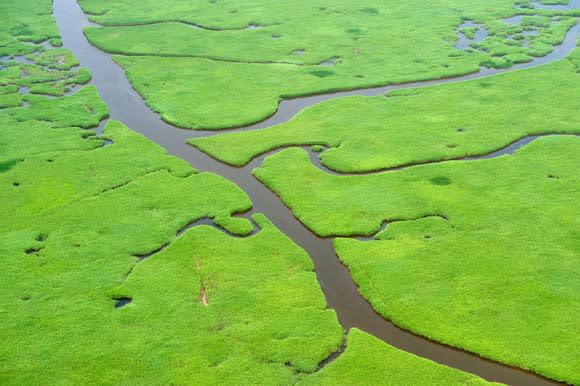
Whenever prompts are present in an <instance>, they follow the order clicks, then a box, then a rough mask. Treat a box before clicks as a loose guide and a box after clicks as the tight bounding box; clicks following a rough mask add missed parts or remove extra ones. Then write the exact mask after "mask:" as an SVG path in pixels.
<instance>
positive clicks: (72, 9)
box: [53, 0, 580, 385]
mask: <svg viewBox="0 0 580 386" xmlns="http://www.w3.org/2000/svg"><path fill="white" fill-rule="evenodd" d="M53 6H54V15H55V17H56V20H57V23H58V26H59V28H60V32H61V34H62V40H63V43H64V47H66V48H68V49H70V50H71V51H72V52H73V54H74V55H75V56H76V57H77V58H78V59H79V60H80V63H81V65H82V66H84V67H87V68H88V69H89V70H90V71H91V72H92V75H93V78H92V81H91V83H92V84H94V85H95V86H96V87H97V88H98V90H99V93H100V95H101V97H102V98H103V100H104V101H105V102H106V103H107V105H108V106H109V111H110V117H111V118H112V119H116V120H119V121H121V122H123V123H124V124H125V125H127V126H128V127H130V128H131V129H132V130H135V131H137V132H139V133H141V134H143V135H144V136H146V137H148V138H149V139H151V140H153V141H155V142H156V143H157V144H159V145H160V146H162V147H163V148H165V149H166V151H167V152H168V153H169V154H172V155H175V156H177V157H180V158H182V159H184V160H186V161H188V162H189V163H190V164H191V165H192V166H193V167H195V168H196V169H199V170H200V171H208V172H213V173H216V174H218V175H221V176H223V177H225V178H227V179H229V180H230V181H232V182H234V183H236V184H237V185H238V186H240V188H242V189H243V190H244V191H245V192H246V193H247V194H248V196H249V197H250V198H251V200H252V202H253V205H254V208H253V212H260V213H264V214H266V215H267V217H268V218H269V219H270V221H272V223H273V224H274V225H276V227H278V228H279V229H280V230H281V231H282V232H284V233H285V234H286V235H287V236H288V237H289V238H291V239H292V240H293V241H294V242H295V243H296V244H297V245H299V246H300V247H302V248H303V249H304V250H306V252H308V254H309V255H310V257H311V258H312V260H313V261H314V264H315V268H316V274H317V277H318V281H319V282H320V286H321V288H322V290H323V292H324V295H325V297H326V301H327V304H328V307H329V308H333V309H334V310H335V311H336V313H337V315H338V318H339V320H340V323H341V324H342V326H343V327H344V329H346V330H348V329H349V328H351V327H357V328H359V329H361V330H364V331H366V332H368V333H370V334H372V335H374V336H376V337H378V338H380V339H382V340H384V341H385V342H387V343H389V344H391V345H393V346H395V347H397V348H399V349H402V350H404V351H408V352H410V353H413V354H416V355H419V356H422V357H425V358H429V359H431V360H433V361H435V362H438V363H441V364H445V365H448V366H450V367H454V368H457V369H460V370H463V371H466V372H470V373H473V374H477V375H479V376H481V377H483V378H485V379H488V380H491V381H497V382H503V383H508V384H512V385H546V384H552V382H551V381H549V380H547V379H545V378H542V377H540V376H537V375H535V374H533V373H530V372H527V371H525V370H521V369H517V368H513V367H510V366H507V365H503V364H499V363H496V362H493V361H489V360H486V359H482V358H480V357H478V356H477V355H474V354H470V353H468V352H465V351H461V350H456V349H454V348H451V347H448V346H445V345H442V344H439V343H436V342H433V341H430V340H429V339H426V338H423V337H420V336H417V335H414V334H412V333H410V332H408V331H405V330H402V329H400V328H398V327H397V326H395V325H393V324H392V323H390V322H389V321H387V320H385V319H384V318H383V317H382V316H380V315H378V314H377V313H376V312H375V311H374V310H373V309H372V307H371V306H370V305H369V303H368V302H367V301H366V300H365V299H364V298H363V297H362V296H361V295H360V294H359V292H358V289H357V286H356V285H355V283H354V282H353V281H352V279H351V277H350V274H349V272H348V270H347V269H346V267H345V266H343V265H342V264H341V263H340V262H339V260H338V258H337V257H336V254H335V252H334V249H333V246H332V239H330V238H319V237H317V236H316V235H314V234H313V233H311V232H310V231H309V230H308V229H307V228H306V227H305V226H304V225H303V224H301V223H300V222H299V221H298V220H297V219H296V218H295V217H294V216H293V214H292V212H291V211H290V210H289V209H288V208H287V207H286V206H285V205H284V204H283V203H282V201H281V200H280V199H279V198H278V197H277V196H276V195H275V194H274V193H272V192H271V191H270V190H268V188H266V187H265V186H264V185H262V184H261V183H259V182H258V181H257V180H256V179H255V178H254V177H253V176H252V174H251V170H252V168H253V167H254V166H255V164H256V162H258V161H259V159H261V158H262V157H258V158H259V159H255V160H254V161H252V162H251V163H250V164H248V165H247V166H246V167H244V168H236V167H231V166H228V165H225V164H222V163H220V162H218V161H216V160H215V159H213V158H211V157H209V156H207V155H206V154H204V153H202V152H200V151H199V150H197V149H195V148H193V147H191V146H189V145H187V144H186V142H185V141H186V140H187V139H188V138H191V137H195V136H205V135H209V134H210V133H211V134H215V132H205V131H191V130H184V129H179V128H176V127H174V126H171V125H169V124H167V123H165V122H163V121H162V120H161V119H160V118H159V116H158V115H157V114H156V113H154V112H152V111H151V110H150V109H149V108H148V107H147V106H146V104H145V103H144V101H143V99H142V98H141V96H140V95H139V94H138V93H137V92H135V91H134V90H133V88H132V87H131V85H130V84H129V82H128V80H127V78H126V77H125V74H124V72H123V70H122V69H121V67H119V66H118V65H117V64H115V63H114V62H113V60H112V59H111V56H110V55H109V54H107V53H105V52H103V51H100V50H99V49H97V48H95V47H93V46H92V45H90V44H89V43H88V41H87V40H86V38H85V36H84V34H83V28H84V27H87V26H90V25H91V24H92V23H90V22H89V21H88V19H87V17H86V15H85V14H84V13H83V12H82V10H81V9H80V7H79V6H78V4H77V3H76V1H75V0H54V1H53ZM579 32H580V25H576V26H574V27H573V28H572V29H570V30H569V31H568V33H567V34H566V38H565V40H564V42H563V44H562V45H560V46H558V47H556V49H555V50H554V51H553V52H552V53H551V54H549V55H547V56H546V57H543V58H538V59H535V60H534V61H533V62H530V63H525V64H521V65H517V66H514V67H512V69H511V70H513V69H518V68H527V67H531V66H534V65H538V64H542V63H547V62H551V61H553V60H556V59H561V58H563V57H564V56H566V55H567V54H568V53H569V52H570V51H572V49H573V48H574V47H575V45H576V38H577V36H578V34H579ZM504 71H505V70H489V69H483V70H482V71H480V72H478V73H474V74H469V75H465V76H461V77H457V78H453V79H444V80H432V81H425V82H416V83H410V84H405V85H398V86H387V87H377V88H371V89H363V90H353V91H345V92H338V93H332V94H323V95H315V96H308V97H303V98H296V99H292V100H284V101H282V102H281V103H280V106H279V109H278V111H277V112H276V114H275V115H273V116H272V117H270V118H269V119H267V120H265V121H263V122H260V123H257V124H254V125H250V126H247V127H244V128H240V129H237V130H253V129H258V128H263V127H267V126H271V125H274V124H278V123H281V122H285V121H287V120H289V119H290V118H291V117H293V116H294V115H295V114H296V113H297V112H299V111H300V110H302V109H303V108H305V107H308V106H310V105H312V104H315V103H319V102H321V101H324V100H328V99H333V98H337V97H343V96H350V95H368V96H372V95H381V94H384V93H385V92H387V91H389V90H394V89H398V88H410V87H423V86H428V85H433V84H441V83H451V82H457V81H463V80H468V79H475V78H481V77H485V76H489V75H493V74H497V73H500V72H504ZM103 125H104V123H103V122H102V123H101V125H100V126H99V127H100V128H101V129H102V127H103ZM221 132H223V131H221ZM193 225H195V224H193ZM337 355H338V354H335V355H334V357H336V356H337ZM334 357H333V356H331V358H330V360H332V359H333V358H334Z"/></svg>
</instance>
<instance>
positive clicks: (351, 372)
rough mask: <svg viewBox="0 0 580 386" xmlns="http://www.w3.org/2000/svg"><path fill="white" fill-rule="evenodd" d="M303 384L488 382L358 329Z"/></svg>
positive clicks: (351, 332) (477, 383) (466, 383)
mask: <svg viewBox="0 0 580 386" xmlns="http://www.w3.org/2000/svg"><path fill="white" fill-rule="evenodd" d="M302 384H307V385H329V386H334V385H361V386H363V385H441V386H443V385H459V384H461V385H482V384H489V383H487V382H484V381H483V380H481V379H480V378H476V377H473V376H472V375H468V374H465V373H461V372H458V371H457V370H453V369H450V368H449V367H446V366H441V365H438V364H435V363H433V362H431V361H428V360H425V359H422V358H419V357H416V356H414V355H412V354H408V353H405V352H403V351H399V350H397V349H395V348H394V347H391V346H389V345H386V344H384V343H383V342H381V341H380V340H378V339H377V338H375V337H373V336H371V335H368V334H366V333H364V332H362V331H360V330H358V329H352V330H351V331H350V332H349V334H348V340H347V346H346V351H345V352H344V354H342V355H341V356H340V357H339V358H338V359H337V360H335V361H334V362H332V363H330V364H329V365H328V366H327V367H325V368H324V369H322V370H321V371H320V372H318V373H317V374H315V375H313V376H312V377H310V378H306V379H305V380H304V381H303V382H302Z"/></svg>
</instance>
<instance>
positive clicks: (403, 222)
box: [254, 136, 580, 384]
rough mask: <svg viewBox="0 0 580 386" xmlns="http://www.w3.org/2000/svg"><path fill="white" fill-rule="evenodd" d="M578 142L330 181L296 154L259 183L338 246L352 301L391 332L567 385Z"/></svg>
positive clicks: (569, 139) (573, 323)
mask: <svg viewBox="0 0 580 386" xmlns="http://www.w3.org/2000/svg"><path fill="white" fill-rule="evenodd" d="M579 162H580V138H578V137H575V136H550V137H544V138H541V139H537V140H535V141H534V142H532V143H531V144H529V145H527V146H526V147H525V148H523V149H520V150H518V151H517V152H516V153H515V154H514V155H513V156H509V155H506V156H502V157H499V158H495V159H489V160H479V161H469V162H465V161H452V162H443V163H438V164H433V165H424V166H416V167H411V168H407V169H403V170H399V171H393V172H386V173H379V174H372V175H363V176H333V175H330V174H327V173H325V172H323V171H321V170H319V169H317V168H316V167H314V166H313V165H312V164H311V163H310V160H309V158H308V155H307V153H306V152H305V151H304V150H302V149H287V150H284V151H281V152H280V153H277V154H275V155H273V156H270V157H268V158H266V160H265V161H264V164H263V166H262V167H261V168H258V169H256V170H255V171H254V173H255V175H256V176H257V177H258V178H259V179H260V180H261V181H262V182H263V183H265V184H266V185H267V186H268V187H269V188H270V189H272V190H273V191H274V192H276V194H278V195H279V196H280V197H281V198H282V199H283V200H284V202H285V203H286V205H288V206H289V207H290V208H291V209H292V211H293V213H294V214H295V215H296V217H298V218H299V219H300V221H302V222H303V223H304V224H306V225H307V226H308V227H309V228H311V229H312V230H314V231H315V232H316V233H317V234H319V235H322V236H327V235H356V234H365V235H371V234H374V233H376V232H377V231H379V229H380V226H381V224H382V223H383V221H385V220H386V221H387V222H389V223H390V225H388V226H387V228H386V230H385V231H383V232H382V233H380V234H379V235H378V237H377V240H373V241H368V242H363V241H358V240H356V239H337V240H336V241H335V248H336V251H337V253H338V255H339V256H340V258H341V260H342V261H343V262H344V263H345V264H346V265H347V266H348V268H349V270H350V272H351V274H352V276H353V278H354V279H355V281H356V282H357V284H358V285H359V288H360V290H361V293H362V294H363V295H364V296H365V297H366V298H367V299H369V301H370V302H371V303H372V304H373V306H374V308H375V309H376V310H377V311H378V312H380V313H381V314H382V315H384V316H385V317H387V318H389V319H391V320H393V321H394V322H395V323H397V324H398V325H400V326H402V327H404V328H407V329H410V330H412V331H414V332H417V333H420V334H422V335H425V336H428V337H430V338H432V339H435V340H438V341H441V342H444V343H446V344H449V345H452V346H458V347H462V348H464V349H466V350H469V351H473V352H476V353H478V354H479V355H482V356H485V357H488V358H493V359H495V360H498V361H502V362H504V363H508V364H510V365H514V366H517V367H520V368H524V369H529V370H532V371H534V372H537V373H539V374H543V375H545V376H547V377H550V378H553V379H556V380H560V381H565V382H568V383H571V384H575V383H578V382H580V379H579V378H578V372H577V369H578V368H579V366H580V362H579V358H580V352H579V351H578V347H580V341H579V340H578V339H579V336H578V334H577V333H576V331H577V330H578V329H579V328H580V324H579V321H578V318H577V317H576V312H575V310H576V309H578V307H580V284H579V281H578V280H577V278H578V275H580V266H579V265H578V250H580V238H579V232H578V229H580V222H579V219H580V211H579V206H578V203H577V198H578V197H577V196H578V194H577V192H578V190H579V189H580V179H579V176H578V173H577V165H578V164H579Z"/></svg>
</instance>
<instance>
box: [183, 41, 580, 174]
mask: <svg viewBox="0 0 580 386" xmlns="http://www.w3.org/2000/svg"><path fill="white" fill-rule="evenodd" d="M577 57H578V52H575V53H574V54H573V56H572V60H573V61H574V62H575V63H576V62H577V60H576V59H575V58H577ZM577 100H580V77H578V74H577V67H575V66H573V65H572V64H571V63H570V60H562V61H559V62H555V63H552V64H549V65H546V66H541V67H537V68H533V69H528V70H525V71H517V72H513V73H508V74H502V75H498V76H493V77H489V78H486V79H481V80H473V81H469V82H461V83H454V84H448V85H440V86H433V87H424V88H420V89H406V90H400V91H395V92H390V93H389V94H388V97H387V98H384V97H382V96H379V97H373V98H369V97H350V98H340V99H334V100H331V101H328V102H323V103H319V104H316V105H314V106H312V107H309V108H307V109H305V110H304V111H302V112H300V113H299V114H298V115H297V116H296V117H295V118H294V119H292V120H290V121H289V122H287V123H284V124H280V125H277V126H272V127H269V128H266V129H262V130H255V131H246V132H239V133H231V134H230V133H228V134H223V135H216V136H211V137H205V138H196V139H192V140H190V141H189V143H190V144H192V145H194V146H196V147H198V148H199V149H200V150H202V151H204V152H206V153H208V154H210V155H211V156H212V157H214V158H217V159H219V160H220V161H223V162H227V163H229V164H232V165H237V166H240V165H244V164H246V163H248V162H249V161H250V160H251V159H252V158H253V157H255V156H257V155H258V154H261V153H264V152H266V151H269V150H272V149H276V148H279V147H283V146H288V145H305V144H312V143H318V144H325V145H327V146H331V147H332V148H331V149H329V150H327V151H325V152H324V153H323V154H322V156H321V159H322V163H323V164H324V165H325V166H327V167H329V168H331V169H334V170H337V171H341V172H363V171H371V170H378V169H383V168H389V167H396V166H401V165H406V164H412V163H421V162H427V161H434V160H440V159H450V158H460V157H465V156H469V155H477V154H485V153H488V152H491V151H493V150H495V149H498V148H500V147H502V146H506V145H508V144H509V143H511V142H513V141H516V140H518V139H520V138H522V137H524V136H526V135H532V134H540V133H547V132H549V133H579V132H580V116H579V115H578V112H577V105H576V101H577Z"/></svg>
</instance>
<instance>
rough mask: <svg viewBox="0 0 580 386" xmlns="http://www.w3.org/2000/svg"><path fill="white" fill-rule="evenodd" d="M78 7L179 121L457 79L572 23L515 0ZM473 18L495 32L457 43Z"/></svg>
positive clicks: (543, 46)
mask: <svg viewBox="0 0 580 386" xmlns="http://www.w3.org/2000/svg"><path fill="white" fill-rule="evenodd" d="M81 5H82V7H83V9H84V10H85V11H86V12H89V13H91V14H92V16H91V20H93V21H95V22H98V23H101V24H103V25H104V26H105V27H103V28H94V27H91V28H88V29H86V35H87V37H88V39H89V41H90V42H91V43H92V44H94V45H96V46H97V47H99V48H101V49H103V50H105V51H107V52H110V53H114V54H117V55H120V56H117V57H116V60H117V61H118V62H119V63H120V64H121V65H122V66H123V67H124V69H125V71H126V73H127V75H128V77H129V79H130V80H131V82H132V84H133V86H134V87H135V88H136V90H138V92H139V93H140V94H141V95H142V96H143V97H144V98H145V99H146V101H147V103H148V104H149V106H150V107H151V108H152V109H154V110H155V111H157V112H159V113H160V114H161V115H162V117H163V118H164V119H165V120H167V121H168V122H170V123H172V124H175V125H177V126H181V127H186V128H204V129H219V128H226V127H235V126H242V125H245V124H249V123H253V122H256V121H259V120H261V119H264V118H266V117H267V116H269V115H271V114H273V113H274V112H275V111H276V108H277V105H278V103H279V101H280V99H282V98H289V97H295V96H301V95H307V94H313V93H321V92H330V91H336V90H345V89H352V88H360V87H371V86H378V85H385V84H394V83H404V82H411V81H418V80H425V79H434V78H443V77H453V76H458V75H463V74H467V73H471V72H476V71H477V70H478V69H479V67H480V65H485V66H489V67H495V68H508V67H511V66H512V65H513V64H516V63H522V62H524V61H529V60H531V58H532V57H533V56H542V55H545V54H547V53H548V52H550V51H551V50H552V49H553V46H554V45H556V44H558V43H560V42H561V41H562V39H563V38H564V35H565V33H566V31H567V30H568V29H569V28H570V27H571V26H572V25H573V24H574V23H575V19H573V18H572V17H570V16H567V14H566V13H562V12H560V13H559V14H561V15H562V16H561V18H560V19H559V20H558V21H556V20H554V21H553V23H552V19H551V18H550V17H548V16H540V15H534V14H530V15H529V16H527V17H526V19H525V21H526V23H525V24H523V25H520V26H514V25H510V24H508V23H506V22H504V21H503V19H504V18H506V17H509V16H512V15H513V14H514V13H516V12H518V10H517V9H516V8H514V3H513V1H508V0H493V1H486V2H482V3H470V4H466V3H465V1H460V0H455V1H452V2H451V3H450V2H445V3H439V2H429V3H428V4H425V5H424V6H422V7H417V6H416V5H415V4H413V3H410V2H401V1H394V0H389V1H387V2H384V1H382V2H381V1H372V2H367V3H365V7H361V6H360V4H359V3H357V2H343V3H341V4H335V3H332V4H331V3H328V4H313V3H312V2H309V1H306V0H300V1H298V3H296V2H293V3H285V2H276V1H260V2H259V4H258V3H256V2H255V1H246V2H244V3H243V4H240V3H239V2H235V1H229V0H226V1H216V2H196V3H184V2H181V1H170V2H169V3H168V2H163V3H160V2H158V1H153V0H147V1H143V2H140V3H139V6H138V7H137V6H136V5H135V4H132V3H127V2H124V1H120V0H114V1H103V0H83V1H81ZM536 12H537V13H541V12H540V11H536ZM425 20H429V22H428V23H426V22H425ZM464 20H471V21H474V22H477V23H478V25H481V26H482V28H483V27H485V28H489V30H490V31H491V32H492V33H490V36H489V37H488V38H487V39H485V40H484V41H482V42H478V43H474V45H473V47H472V48H470V49H469V50H468V51H462V50H459V49H457V48H456V47H455V42H456V41H457V39H458V36H457V28H458V27H459V26H460V25H461V23H462V21H464ZM540 21H541V22H540ZM546 22H547V23H548V25H546ZM409 26H411V27H409ZM525 28H537V29H538V36H534V37H530V38H529V39H530V40H532V42H531V43H530V44H529V45H524V44H523V42H522V41H518V40H514V39H508V38H507V36H508V34H509V35H515V34H520V33H522V32H523V30H524V29H525ZM466 33H467V34H468V35H470V33H469V31H466ZM168 41H171V44H167V42H168ZM160 58H163V59H162V60H160ZM194 58H196V59H194ZM202 58H205V59H209V60H201V59H202ZM333 58H340V60H339V61H336V60H334V62H332V59H333ZM160 61H161V63H163V64H162V65H159V62H160ZM321 63H325V64H328V65H332V69H328V68H325V67H321V66H319V64H321ZM360 74H364V76H363V77H361V76H360ZM192 106H193V108H192ZM216 106H217V107H216ZM218 107H219V108H218ZM216 109H219V111H218V112H216Z"/></svg>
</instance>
